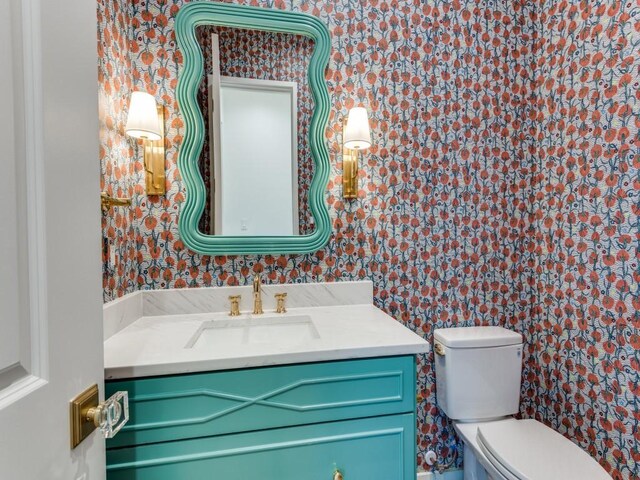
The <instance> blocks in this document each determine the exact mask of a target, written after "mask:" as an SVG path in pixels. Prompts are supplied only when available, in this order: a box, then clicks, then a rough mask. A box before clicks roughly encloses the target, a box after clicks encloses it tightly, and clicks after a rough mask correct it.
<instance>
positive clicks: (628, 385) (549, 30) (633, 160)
mask: <svg viewBox="0 0 640 480" xmlns="http://www.w3.org/2000/svg"><path fill="white" fill-rule="evenodd" d="M540 12H541V14H540V16H539V17H538V19H537V20H536V25H537V31H538V32H539V36H538V38H537V39H536V42H535V50H536V78H535V82H534V85H535V95H534V98H533V102H534V103H535V105H536V120H537V128H536V131H535V142H534V143H533V147H534V154H533V158H534V161H535V163H534V164H533V165H532V171H531V178H532V181H533V183H534V192H535V195H534V196H532V197H531V198H530V204H531V205H530V212H531V213H530V214H531V216H532V217H533V219H532V221H534V222H535V233H534V235H532V237H531V238H532V242H531V244H530V248H531V249H534V251H535V254H536V257H537V258H536V266H535V270H534V272H533V273H534V275H533V277H532V279H533V281H534V282H535V284H536V289H537V291H538V299H537V302H536V305H535V307H534V309H533V311H532V312H531V315H532V318H531V321H530V322H528V323H526V324H525V330H526V335H527V346H526V348H527V349H528V353H529V355H528V359H527V364H526V370H525V374H524V379H525V383H524V386H523V402H522V412H523V414H524V415H526V416H532V417H535V418H537V419H539V420H542V421H544V422H545V423H547V424H549V425H551V426H552V427H554V428H555V429H557V430H558V431H560V432H562V433H563V434H565V435H566V436H568V437H569V438H571V439H573V440H574V441H575V442H576V443H578V445H580V446H581V447H583V448H584V449H585V450H587V451H588V452H589V453H590V454H591V455H592V456H594V457H595V458H597V459H599V460H600V463H601V464H602V465H603V466H605V468H606V469H607V470H608V471H609V472H610V473H611V474H612V476H613V477H614V478H634V479H638V478H640V450H639V448H640V447H639V446H640V408H639V407H640V313H639V312H640V294H639V291H638V285H639V284H640V265H639V263H640V216H639V215H640V135H639V131H638V127H640V4H638V3H637V2H617V1H610V2H598V1H596V2H554V1H550V0H545V1H543V2H541V5H540Z"/></svg>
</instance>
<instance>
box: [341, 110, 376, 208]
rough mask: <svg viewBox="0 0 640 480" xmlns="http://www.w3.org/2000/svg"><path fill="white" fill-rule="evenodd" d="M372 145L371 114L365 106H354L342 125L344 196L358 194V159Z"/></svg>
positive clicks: (350, 196)
mask: <svg viewBox="0 0 640 480" xmlns="http://www.w3.org/2000/svg"><path fill="white" fill-rule="evenodd" d="M370 146H371V129H370V128H369V116H368V114H367V109H366V108H364V107H354V108H352V109H351V110H349V115H348V117H347V119H346V121H345V122H344V124H343V126H342V196H343V197H344V198H356V197H357V196H358V159H359V157H360V152H362V151H364V150H366V149H368V148H369V147H370Z"/></svg>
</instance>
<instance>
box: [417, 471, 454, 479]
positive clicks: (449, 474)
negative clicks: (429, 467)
mask: <svg viewBox="0 0 640 480" xmlns="http://www.w3.org/2000/svg"><path fill="white" fill-rule="evenodd" d="M462 478H463V474H462V470H447V471H446V472H444V473H442V474H439V473H432V472H418V475H417V480H462Z"/></svg>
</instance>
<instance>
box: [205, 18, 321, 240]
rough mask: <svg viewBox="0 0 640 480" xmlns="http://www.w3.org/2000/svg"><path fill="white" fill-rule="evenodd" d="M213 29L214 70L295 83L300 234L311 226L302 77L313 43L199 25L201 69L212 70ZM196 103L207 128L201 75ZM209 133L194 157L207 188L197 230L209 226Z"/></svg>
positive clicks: (309, 108) (307, 109) (306, 94)
mask: <svg viewBox="0 0 640 480" xmlns="http://www.w3.org/2000/svg"><path fill="white" fill-rule="evenodd" d="M214 33H215V34H217V35H218V46H219V50H220V51H219V55H220V75H222V76H226V77H240V78H257V79H260V80H279V81H288V82H295V83H296V85H297V106H298V108H297V112H298V125H297V137H298V138H297V144H298V150H297V152H298V157H297V158H298V172H297V178H298V187H299V188H298V217H299V232H300V234H301V235H308V234H310V233H312V232H313V230H314V223H313V216H312V215H311V209H310V205H309V200H308V196H309V188H310V187H311V179H312V178H313V160H312V158H311V151H310V149H309V142H308V137H309V125H310V122H311V114H312V113H313V98H312V96H311V90H310V89H309V83H308V81H307V70H308V66H309V59H310V58H311V54H312V53H313V48H314V43H313V40H312V39H310V38H308V37H304V36H302V35H290V34H285V33H273V32H260V31H257V30H243V29H237V28H225V27H218V26H215V25H202V26H200V27H198V28H197V30H196V34H197V36H198V43H199V44H200V48H201V49H202V55H203V57H204V71H205V74H206V75H209V74H211V73H212V72H213V62H212V59H213V57H212V55H213V54H212V50H211V35H212V34H214ZM198 103H199V105H200V110H201V111H202V118H203V119H204V125H205V132H209V128H210V123H209V89H208V82H207V81H205V80H204V79H203V81H202V84H201V85H200V90H199V92H198ZM209 137H210V135H208V134H207V135H205V139H204V146H203V148H202V152H201V154H200V161H199V163H200V172H201V174H202V177H203V179H204V183H205V186H206V188H207V202H206V205H205V208H204V212H203V214H202V218H201V220H200V230H201V231H203V232H210V231H211V218H210V217H211V215H210V211H211V206H210V203H209V202H210V199H211V193H210V186H211V161H210V154H209V153H210V152H209V151H210V144H209V140H210V139H209Z"/></svg>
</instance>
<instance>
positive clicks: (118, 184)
mask: <svg viewBox="0 0 640 480" xmlns="http://www.w3.org/2000/svg"><path fill="white" fill-rule="evenodd" d="M132 21H133V19H132V17H131V15H130V7H129V5H128V2H127V0H98V83H99V92H98V95H99V97H98V101H99V120H100V132H99V135H100V190H101V191H102V192H106V193H108V194H109V195H110V196H112V197H125V198H131V197H134V198H135V196H136V195H139V194H142V193H143V192H144V186H143V184H142V183H141V181H142V179H143V176H142V164H141V163H139V162H136V161H135V159H136V155H135V148H134V144H132V143H131V142H130V140H129V139H128V138H127V137H125V135H124V126H125V123H126V121H127V117H126V109H127V105H128V102H129V96H130V93H131V91H132V87H133V77H132V74H131V71H132V70H131V69H132V62H131V50H132V49H133V50H134V51H136V50H137V47H136V46H135V44H134V43H133V42H131V40H130V34H131V26H132ZM141 214H142V213H141V211H138V210H136V209H125V208H119V207H115V208H112V209H111V210H110V212H109V213H108V214H107V215H104V214H103V215H102V232H103V249H102V264H103V289H104V299H105V300H110V299H113V298H115V297H118V296H121V295H123V294H125V293H129V292H133V291H135V290H137V288H138V271H139V263H138V252H137V248H136V239H137V237H138V235H139V233H138V232H139V229H138V227H137V224H136V222H137V220H139V219H140V216H141ZM112 260H115V262H112Z"/></svg>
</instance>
